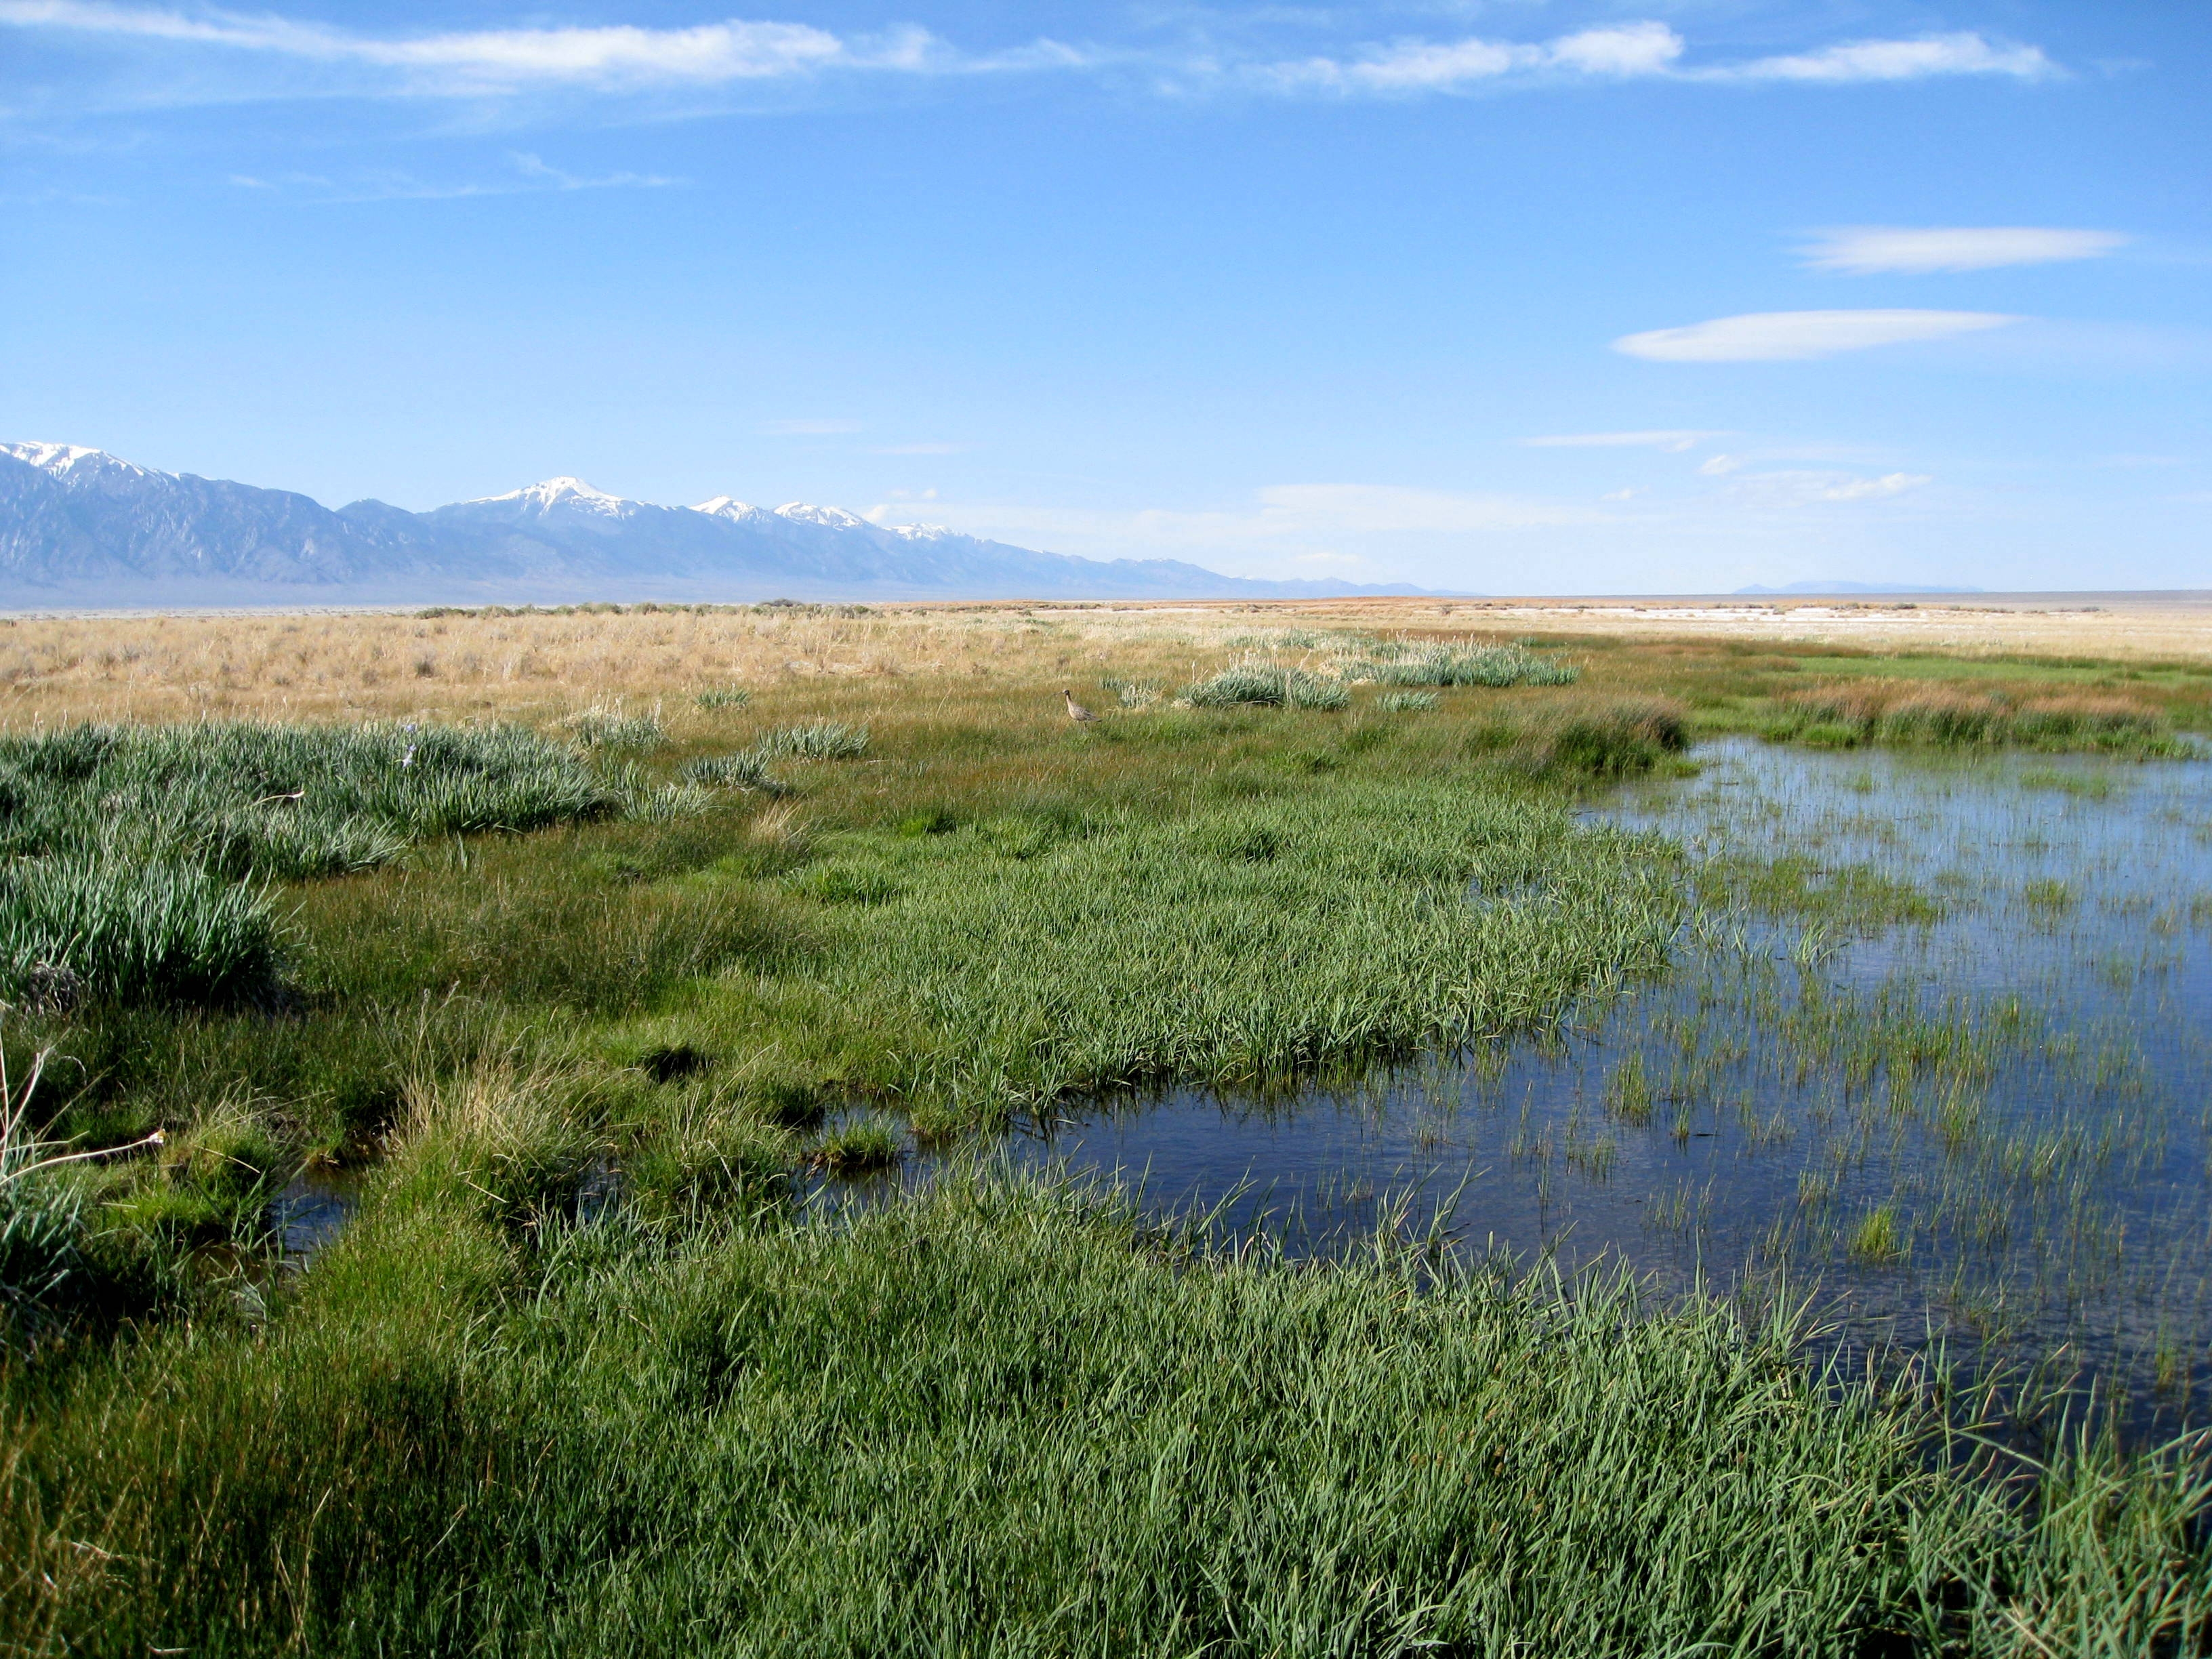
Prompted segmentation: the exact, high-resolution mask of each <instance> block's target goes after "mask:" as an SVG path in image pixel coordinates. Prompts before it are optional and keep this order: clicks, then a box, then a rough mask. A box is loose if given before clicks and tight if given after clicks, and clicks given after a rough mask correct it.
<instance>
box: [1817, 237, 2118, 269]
mask: <svg viewBox="0 0 2212 1659" xmlns="http://www.w3.org/2000/svg"><path fill="white" fill-rule="evenodd" d="M2130 240H2131V239H2130V238H2129V237H2127V236H2125V235H2123V234H2121V233H2120V232H2118V231H2116V230H2049V229H2042V228H2035V227H2032V226H2027V225H1995V226H1987V227H1982V228H1974V227H1969V226H1949V227H1936V228H1929V229H1925V230H1907V229H1899V228H1894V227H1891V226H1885V225H1857V226H1851V227H1847V228H1843V229H1838V230H1831V231H1826V232H1824V233H1823V234H1821V236H1820V240H1817V241H1814V242H1811V243H1808V245H1807V246H1805V247H1804V248H1803V249H1802V252H1803V254H1804V256H1805V263H1806V264H1808V266H1810V267H1811V268H1812V269H1813V270H1833V271H1839V272H1842V273H1843V274H1844V275H1845V276H1878V275H1881V274H1885V273H1889V272H1897V273H1901V274H1904V275H1907V276H1927V275H1930V274H1932V273H1935V272H1939V271H1960V270H1996V269H1997V268H1998V267H1999V266H2002V265H2044V264H2058V263H2060V262H2062V261H2065V260H2069V259H2100V258H2104V256H2105V255H2106V254H2108V253H2111V252H2115V251H2117V250H2118V249H2120V248H2123V247H2125V246H2127V245H2128V243H2129V241H2130Z"/></svg>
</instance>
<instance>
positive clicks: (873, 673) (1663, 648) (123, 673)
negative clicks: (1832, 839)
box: [0, 599, 2212, 732]
mask: <svg viewBox="0 0 2212 1659" xmlns="http://www.w3.org/2000/svg"><path fill="white" fill-rule="evenodd" d="M1332 629H1359V630H1363V631H1366V632H1370V633H1376V634H1383V635H1405V636H1412V637H1417V638H1418V637H1420V636H1423V635H1428V636H1438V637H1446V636H1448V637H1451V638H1455V639H1466V638H1469V637H1474V638H1481V639H1489V640H1505V639H1510V638H1514V637H1516V636H1519V635H1528V634H1530V633H1538V634H1541V635H1548V636H1551V637H1553V638H1559V637H1561V636H1565V637H1568V638H1574V637H1585V638H1588V639H1589V641H1590V644H1591V647H1593V648H1594V649H1595V650H1597V655H1596V656H1595V657H1594V658H1592V659H1589V661H1590V666H1591V668H1592V670H1593V675H1594V678H1593V679H1592V680H1591V682H1590V684H1591V686H1592V689H1599V688H1601V687H1603V688H1605V689H1616V687H1615V686H1613V685H1612V684H1608V683H1610V682H1617V683H1618V687H1617V689H1623V690H1635V689H1643V688H1642V686H1641V684H1640V683H1639V684H1632V682H1640V679H1641V677H1642V675H1643V674H1644V673H1645V672H1650V671H1658V672H1660V673H1661V674H1662V676H1663V675H1665V674H1667V673H1668V671H1669V665H1687V664H1688V663H1689V662H1690V661H1692V660H1693V659H1705V658H1708V657H1712V656H1713V655H1714V653H1716V652H1719V651H1723V650H1725V649H1727V648H1729V646H1730V644H1731V642H1734V644H1735V645H1736V646H1738V647H1740V646H1741V643H1742V642H1745V641H1758V642H1759V643H1760V644H1761V645H1762V646H1771V647H1773V648H1776V649H1779V650H1783V651H1785V652H1787V651H1790V650H1796V651H1803V650H1806V649H1808V648H1810V647H1814V646H1816V645H1819V644H1821V643H1828V644H1834V645H1838V646H1844V647H1852V648H1856V649H1859V650H1869V649H1871V650H1876V651H1888V650H1906V651H1914V652H1928V651H1937V652H1942V653H1948V654H1956V655H1959V656H1961V657H1966V658H1974V657H1985V656H1990V655H1994V654H1998V653H2021V652H2036V653H2070V654H2079V655H2087V656H2094V657H2099V658H2104V659H2115V660H2117V659H2130V658H2133V659H2143V658H2147V657H2153V656H2156V657H2163V658H2166V659H2170V660H2200V661H2212V604H2203V605H2197V604H2190V603H2184V602H2165V603H2153V602H2150V601H2137V600H2130V599H2112V600H2109V601H2107V602H2106V607H2105V608H2104V609H2102V610H2098V611H2085V610H2081V609H2078V608H2076V609H2073V610H2063V609H2059V608H2054V606H2048V605H2046V606H2037V605H2030V604H2027V603H2026V602H2008V603H2006V604H1996V603H1986V602H1978V601H1971V600H1960V601H1958V602H1955V603H1954V602H1950V601H1942V602H1936V601H1919V602H1916V603H1914V604H1911V605H1881V604H1873V603H1858V602H1838V601H1827V602H1820V603H1814V602H1796V601H1781V602H1777V603H1774V604H1772V605H1765V604H1750V603H1745V602H1732V603H1731V602H1710V603H1699V602H1682V603H1662V602H1656V601H1647V602H1639V603H1632V602H1629V601H1622V600H1605V601H1596V600H1592V601H1583V600H1559V601H1537V600H1512V601H1506V600H1433V599H1344V600H1323V601H1300V602H1279V603H1272V604H1251V603H1238V604H1228V603H1221V604H1151V605H1133V604H1124V605H1026V604H975V605H888V606H881V607H873V608H868V609H856V608H852V607H843V608H835V607H799V608H793V609H790V610H781V611H780V610H751V609H744V608H732V609H727V610H719V611H685V610H678V609H652V608H634V609H630V610H627V611H617V610H612V609H608V610H595V611H517V612H507V613H498V612H447V613H445V614H434V613H424V614H421V615H416V614H410V613H394V612H388V611H386V612H378V611H363V612H350V613H345V612H329V613H254V614H240V615H229V616H211V615H174V616H161V615H145V616H122V615H110V616H86V617H20V618H14V619H6V618H0V728H6V729H13V730H19V731H20V730H22V729H25V728H27V727H31V726H41V725H46V726H52V725H57V724H63V723H67V722H70V721H75V720H196V719H205V718H234V717H240V716H260V717H270V718H295V719H308V720H362V719H389V718H422V719H443V720H468V719H483V718H487V717H499V718H510V719H520V720H531V721H543V720H553V719H556V718H558V717H560V716H562V715H563V714H568V713H571V712H574V711H576V710H579V709H584V708H592V707H594V706H603V705H611V704H612V703H614V702H618V701H621V702H626V703H627V706H628V707H629V708H630V709H632V710H633V711H634V712H642V711H644V710H646V709H649V708H653V707H654V706H655V705H656V704H658V705H659V706H661V707H662V708H663V711H664V713H665V715H666V716H667V717H668V718H669V719H670V720H671V724H672V725H674V726H677V727H678V731H679V732H681V731H682V730H683V729H684V726H686V724H687V722H689V723H692V724H697V725H701V726H702V727H703V726H705V725H707V724H709V723H710V722H708V721H707V720H705V718H704V716H703V714H702V713H701V711H696V708H695V699H696V697H697V696H698V695H699V694H701V693H702V692H708V691H713V690H722V689H726V688H730V687H739V688H743V689H744V690H747V691H749V692H750V693H752V694H754V695H755V696H759V697H760V698H762V700H763V704H764V705H765V706H767V707H769V708H774V707H776V706H779V705H789V704H791V703H792V702H794V701H804V702H805V703H806V704H807V705H808V706H810V707H813V708H824V709H834V710H835V711H836V712H838V713H840V714H845V715H848V717H851V716H865V715H866V714H867V713H868V712H869V711H870V710H871V709H872V708H899V707H902V706H911V705H912V704H913V703H915V702H916V701H918V700H921V699H924V698H927V699H930V700H939V701H943V702H945V703H947V704H948V705H960V704H963V703H965V702H969V701H972V700H973V698H974V696H975V694H977V693H983V692H988V693H989V694H991V696H992V697H993V698H994V700H995V699H999V698H1003V697H1004V696H1006V694H1007V693H1008V692H1010V691H1012V690H1017V689H1018V688H1024V689H1025V688H1030V687H1034V688H1037V689H1038V690H1041V691H1052V690H1056V689H1057V686H1058V685H1059V684H1060V683H1062V682H1067V683H1073V682H1075V681H1078V680H1080V679H1083V678H1086V677H1087V678H1091V679H1092V680H1093V681H1094V682H1095V679H1096V678H1097V677H1098V676H1100V675H1109V674H1110V675H1115V676H1119V677H1121V678H1132V679H1140V678H1150V679H1152V680H1154V681H1157V682H1158V683H1161V684H1169V685H1174V684H1182V683H1184V682H1185V681H1186V680H1188V678H1194V677H1195V676H1196V675H1197V674H1198V673H1200V672H1201V671H1205V672H1210V671H1212V670H1213V669H1214V668H1216V667H1218V666H1219V665H1220V664H1221V662H1222V660H1223V659H1224V657H1225V653H1231V652H1233V651H1235V650H1236V649H1237V648H1238V647H1239V646H1240V644H1241V643H1243V642H1245V641H1251V640H1253V639H1255V637H1257V638H1261V639H1267V640H1275V641H1279V640H1280V639H1281V638H1282V637H1283V636H1284V635H1285V634H1288V635H1290V636H1291V639H1292V641H1294V643H1293V644H1292V645H1291V647H1290V649H1289V653H1288V654H1289V655H1290V656H1291V657H1292V658H1295V657H1296V656H1297V655H1298V654H1299V651H1300V647H1299V646H1298V645H1297V643H1295V641H1297V637H1298V635H1300V633H1301V632H1304V631H1310V632H1323V631H1327V630H1332ZM1611 642H1619V643H1620V644H1625V645H1626V646H1628V647H1632V648H1631V649H1630V650H1629V651H1628V652H1627V653H1626V655H1623V654H1621V653H1619V652H1618V651H1616V650H1608V649H1604V648H1601V647H1604V646H1606V645H1607V644H1609V643H1611ZM1685 653H1687V654H1686V655H1685ZM1632 659H1633V660H1632ZM946 712H950V709H949V708H948V709H947V711H946ZM694 714H698V716H699V718H698V719H697V720H693V719H692V716H693V715H694Z"/></svg>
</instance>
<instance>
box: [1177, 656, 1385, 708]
mask: <svg viewBox="0 0 2212 1659" xmlns="http://www.w3.org/2000/svg"><path fill="white" fill-rule="evenodd" d="M1182 696H1183V701H1184V702H1188V704H1189V705H1190V706H1191V707H1192V708H1239V707H1249V708H1322V709H1337V708H1347V707H1349V706H1350V705H1351V702H1352V694H1351V693H1350V692H1349V691H1347V690H1345V688H1344V686H1343V684H1342V683H1341V682H1340V681H1337V680H1334V679H1330V678H1327V677H1325V676H1323V675H1320V674H1310V673H1308V672H1307V671H1305V670H1304V669H1302V668H1278V667H1276V666H1275V665H1273V664H1272V663H1268V662H1261V661H1252V662H1241V663H1236V664H1232V665H1231V666H1229V667H1227V668H1225V669H1223V670H1222V671H1220V672H1219V673H1218V674H1215V675H1213V676H1212V677H1211V678H1207V679H1203V680H1200V681H1199V682H1198V683H1197V684H1194V685H1191V686H1188V687H1187V688H1186V689H1185V690H1184V691H1183V694H1182Z"/></svg>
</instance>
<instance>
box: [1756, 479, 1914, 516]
mask: <svg viewBox="0 0 2212 1659" xmlns="http://www.w3.org/2000/svg"><path fill="white" fill-rule="evenodd" d="M1934 482H1935V480H1934V479H1933V478H1931V477H1929V476H1928V475H1927V474H1925V473H1921V472H1888V473H1884V474H1883V475H1882V476H1881V477H1878V478H1866V477H1853V476H1852V475H1851V474H1850V473H1846V472H1747V473H1745V474H1743V475H1742V476H1741V477H1738V478H1735V480H1733V481H1732V482H1731V483H1729V488H1728V494H1729V495H1730V496H1732V497H1734V498H1735V499H1736V500H1737V501H1741V503H1742V504H1744V505H1745V506H1747V507H1770V508H1771V507H1782V508H1788V507H1820V506H1826V505H1830V504H1833V503H1838V502H1848V501H1887V500H1889V499H1890V498H1891V497H1893V496H1897V495H1905V494H1907V493H1908V492H1910V491H1911V490H1915V489H1921V488H1923V486H1925V485H1927V484H1930V483H1934Z"/></svg>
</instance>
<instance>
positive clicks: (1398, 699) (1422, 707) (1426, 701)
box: [1375, 691, 1437, 714]
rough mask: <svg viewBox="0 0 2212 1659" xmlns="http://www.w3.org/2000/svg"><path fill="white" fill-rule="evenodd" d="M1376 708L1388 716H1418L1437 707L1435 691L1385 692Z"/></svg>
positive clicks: (1377, 700) (1376, 701) (1376, 702)
mask: <svg viewBox="0 0 2212 1659" xmlns="http://www.w3.org/2000/svg"><path fill="white" fill-rule="evenodd" d="M1375 706H1376V708H1379V709H1381V710H1383V713H1384V714H1421V713H1424V712H1425V711H1426V710H1428V709H1431V708H1435V707H1436V706H1437V694H1436V693H1435V692H1433V691H1385V692H1384V693H1383V695H1382V696H1379V697H1377V698H1376V699H1375Z"/></svg>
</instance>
